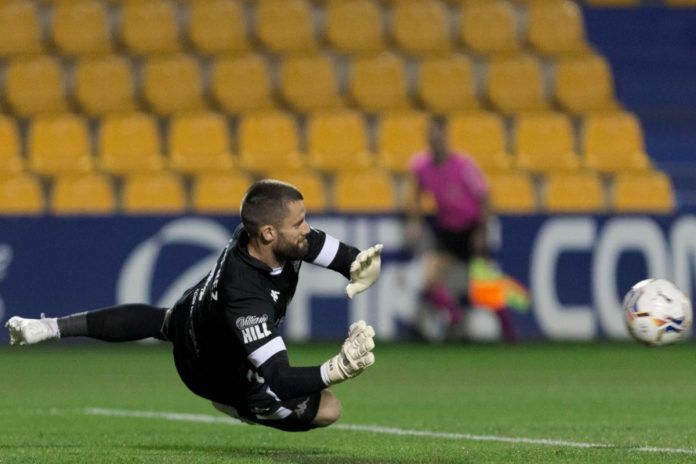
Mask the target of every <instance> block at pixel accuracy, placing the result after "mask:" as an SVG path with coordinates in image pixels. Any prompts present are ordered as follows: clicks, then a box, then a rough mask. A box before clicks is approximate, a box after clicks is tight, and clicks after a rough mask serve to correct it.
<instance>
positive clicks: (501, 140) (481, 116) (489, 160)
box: [447, 111, 512, 173]
mask: <svg viewBox="0 0 696 464" xmlns="http://www.w3.org/2000/svg"><path fill="white" fill-rule="evenodd" d="M447 142H448V145H449V146H450V147H451V148H452V149H453V150H455V151H458V152H464V153H468V154H469V155H471V157H472V158H474V160H475V161H476V164H478V166H479V167H480V168H481V170H482V171H484V172H485V173H491V172H498V171H508V170H509V169H510V167H511V166H512V157H511V156H510V155H509V154H508V150H507V142H506V135H505V125H504V123H503V120H502V118H501V117H500V116H499V115H497V114H496V113H492V112H489V111H464V112H458V113H453V114H450V115H449V117H448V119H447Z"/></svg>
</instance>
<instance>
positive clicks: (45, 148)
mask: <svg viewBox="0 0 696 464" xmlns="http://www.w3.org/2000/svg"><path fill="white" fill-rule="evenodd" d="M27 145H28V148H27V152H28V155H29V166H30V167H31V169H32V170H33V171H34V172H36V173H37V174H42V175H48V176H53V175H58V174H68V173H80V172H87V171H90V170H91V169H92V168H93V165H94V163H93V159H92V155H91V151H92V150H91V147H90V135H89V128H88V127H87V121H86V120H85V119H84V118H82V117H80V116H78V115H76V114H71V113H57V114H50V115H49V114H47V115H41V116H36V117H34V118H33V119H32V120H31V123H30V125H29V133H28V136H27Z"/></svg>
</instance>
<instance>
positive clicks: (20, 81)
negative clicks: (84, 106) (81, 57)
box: [5, 55, 67, 117]
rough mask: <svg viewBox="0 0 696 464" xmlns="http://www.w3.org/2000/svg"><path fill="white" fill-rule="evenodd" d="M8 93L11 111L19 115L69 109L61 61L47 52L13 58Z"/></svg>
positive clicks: (6, 91) (8, 69)
mask: <svg viewBox="0 0 696 464" xmlns="http://www.w3.org/2000/svg"><path fill="white" fill-rule="evenodd" d="M5 95H6V98H7V102H8V103H9V105H10V107H11V108H12V111H14V113H15V114H16V115H17V116H20V117H26V116H32V115H34V114H38V113H49V112H56V111H64V110H66V109H67V103H66V101H65V83H64V82H63V74H62V69H61V64H60V62H59V61H58V60H57V59H55V58H52V57H49V56H47V55H40V56H35V57H26V58H16V59H14V60H13V61H10V62H9V65H8V66H7V68H6V73H5Z"/></svg>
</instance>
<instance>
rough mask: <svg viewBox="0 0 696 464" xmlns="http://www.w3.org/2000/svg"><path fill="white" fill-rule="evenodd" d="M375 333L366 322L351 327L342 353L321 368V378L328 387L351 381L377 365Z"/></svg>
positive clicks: (356, 323)
mask: <svg viewBox="0 0 696 464" xmlns="http://www.w3.org/2000/svg"><path fill="white" fill-rule="evenodd" d="M374 336H375V331H374V329H373V328H372V326H370V325H367V324H366V323H365V321H358V322H355V323H353V324H351V326H350V330H349V332H348V338H346V341H345V342H343V346H342V347H341V351H340V353H338V354H337V355H336V356H334V357H333V358H331V359H329V360H328V361H326V362H325V363H324V364H322V366H321V377H322V379H323V380H324V383H326V385H327V386H328V385H335V384H337V383H340V382H343V381H344V380H347V379H351V378H353V377H355V376H357V375H359V374H360V373H362V371H364V370H365V369H367V368H368V367H370V366H371V365H373V364H374V363H375V355H374V354H372V349H373V348H374V347H375V342H374V340H373V339H372V337H374Z"/></svg>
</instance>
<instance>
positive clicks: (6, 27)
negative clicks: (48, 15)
mask: <svg viewBox="0 0 696 464" xmlns="http://www.w3.org/2000/svg"><path fill="white" fill-rule="evenodd" d="M43 49H44V47H43V42H42V40H41V26H40V24H39V13H38V8H37V5H36V3H34V2H31V1H27V0H14V1H4V2H0V57H2V58H7V57H12V56H17V55H28V54H31V53H40V52H42V51H43Z"/></svg>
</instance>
